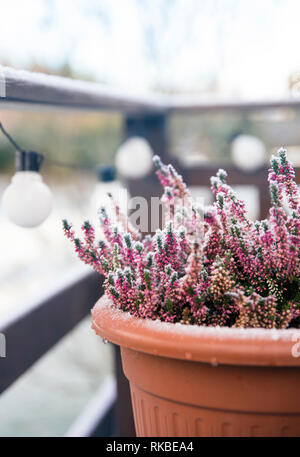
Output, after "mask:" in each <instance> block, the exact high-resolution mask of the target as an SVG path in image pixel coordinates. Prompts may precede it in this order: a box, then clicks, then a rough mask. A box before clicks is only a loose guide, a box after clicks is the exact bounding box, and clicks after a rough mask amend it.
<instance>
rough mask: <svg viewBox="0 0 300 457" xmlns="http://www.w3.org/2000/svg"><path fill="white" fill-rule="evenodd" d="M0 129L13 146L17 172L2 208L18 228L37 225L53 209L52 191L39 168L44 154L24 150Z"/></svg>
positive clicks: (5, 192)
mask: <svg viewBox="0 0 300 457" xmlns="http://www.w3.org/2000/svg"><path fill="white" fill-rule="evenodd" d="M0 130H1V131H2V133H3V134H4V135H5V136H6V138H7V139H8V140H9V142H10V143H11V144H12V145H13V146H14V148H15V150H16V152H15V166H16V173H15V174H14V176H13V177H12V180H11V183H10V184H9V186H8V187H7V188H6V189H5V191H4V194H3V196H2V208H3V210H4V213H5V214H6V215H7V217H8V218H9V219H10V220H11V222H13V223H14V224H16V225H19V226H21V227H37V226H38V225H40V224H41V223H42V222H44V221H45V219H47V217H48V216H49V214H50V212H51V209H52V194H51V191H50V189H49V187H48V186H47V185H46V184H45V183H44V182H43V178H42V176H41V175H40V173H39V171H40V168H41V165H42V162H43V156H42V155H41V154H39V153H38V152H35V151H25V150H23V149H22V148H21V147H20V146H19V145H18V144H17V143H16V142H15V141H14V139H13V138H12V137H11V136H10V135H9V134H8V133H7V132H6V130H5V129H4V127H3V125H2V124H1V123H0Z"/></svg>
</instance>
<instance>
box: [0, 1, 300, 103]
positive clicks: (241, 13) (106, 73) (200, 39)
mask: <svg viewBox="0 0 300 457" xmlns="http://www.w3.org/2000/svg"><path fill="white" fill-rule="evenodd" d="M0 17H1V28H0V63H8V64H10V65H12V66H14V67H16V68H26V67H28V66H30V65H31V64H32V62H36V63H39V64H41V65H44V66H47V67H50V68H54V69H55V68H58V67H59V66H60V65H61V64H62V63H64V62H66V61H68V63H69V64H70V65H71V66H72V68H73V69H74V70H75V71H76V72H77V73H78V74H83V75H89V76H92V77H93V78H95V79H97V80H99V81H102V82H105V83H108V84H110V85H112V86H116V87H119V88H126V89H129V90H135V91H138V92H145V91H150V90H169V91H180V92H199V93H201V92H203V91H204V92H207V91H210V90H216V91H217V92H218V94H219V95H220V96H224V97H234V98H242V99H261V98H279V97H283V96H285V95H287V94H288V78H289V76H290V75H291V74H294V73H295V72H300V50H299V36H300V29H299V18H300V1H299V0H251V1H250V0H248V1H247V0H26V2H25V1H24V0H9V1H8V0H0Z"/></svg>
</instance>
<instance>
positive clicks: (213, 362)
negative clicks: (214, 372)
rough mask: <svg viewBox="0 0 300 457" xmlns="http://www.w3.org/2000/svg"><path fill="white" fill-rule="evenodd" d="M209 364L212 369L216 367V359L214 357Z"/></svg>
mask: <svg viewBox="0 0 300 457" xmlns="http://www.w3.org/2000/svg"><path fill="white" fill-rule="evenodd" d="M210 363H211V365H212V366H213V367H217V366H218V362H217V359H216V358H215V357H214V358H212V359H211V360H210Z"/></svg>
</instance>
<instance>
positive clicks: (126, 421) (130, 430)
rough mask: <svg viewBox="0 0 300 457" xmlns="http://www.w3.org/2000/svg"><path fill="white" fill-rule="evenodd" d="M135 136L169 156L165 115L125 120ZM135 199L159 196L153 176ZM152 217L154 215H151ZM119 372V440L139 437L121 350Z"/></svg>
mask: <svg viewBox="0 0 300 457" xmlns="http://www.w3.org/2000/svg"><path fill="white" fill-rule="evenodd" d="M134 136H138V137H142V138H145V139H146V140H147V141H149V143H150V145H151V147H152V149H153V152H154V154H159V155H160V156H161V157H162V159H163V160H166V159H167V156H168V151H167V147H168V142H167V118H166V115H164V114H147V115H144V116H134V115H131V116H128V117H126V118H125V120H124V138H125V139H128V138H131V137H134ZM126 184H127V186H128V188H129V192H130V195H131V196H143V197H145V198H147V199H148V198H150V197H151V196H152V195H156V194H157V195H159V191H160V188H159V186H158V183H157V179H156V177H155V176H154V177H153V173H151V175H149V176H146V177H145V178H143V179H137V180H134V181H128V182H127V183H126ZM150 217H151V215H150ZM115 372H116V377H117V405H116V433H117V435H118V436H135V429H134V423H133V413H132V407H131V400H130V388H129V383H128V380H127V379H126V377H125V375H124V373H123V369H122V362H121V356H120V349H119V347H117V346H116V347H115Z"/></svg>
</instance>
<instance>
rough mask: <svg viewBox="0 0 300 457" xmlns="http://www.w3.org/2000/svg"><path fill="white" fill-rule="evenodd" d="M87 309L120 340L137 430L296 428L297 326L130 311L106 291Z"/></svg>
mask: <svg viewBox="0 0 300 457" xmlns="http://www.w3.org/2000/svg"><path fill="white" fill-rule="evenodd" d="M92 316H93V328H94V329H95V330H96V332H97V333H98V334H99V335H101V336H102V337H103V338H105V339H107V340H109V341H111V342H113V343H115V344H118V345H120V346H121V353H122V361H123V369H124V373H125V375H126V376H127V378H128V379H129V381H130V388H131V397H132V403H133V410H134V418H135V426H136V432H137V435H138V436H155V437H157V436H181V437H182V436H300V395H299V393H300V391H299V389H300V357H297V355H298V354H299V355H300V348H299V347H298V344H297V339H298V338H299V341H300V331H299V330H292V329H291V330H264V329H230V328H222V329H221V328H217V329H214V328H203V327H196V326H184V325H181V324H167V323H161V322H158V321H148V320H143V319H136V318H134V317H132V316H130V315H129V314H128V313H123V312H122V311H119V310H117V309H116V308H115V307H114V306H113V305H112V304H111V302H109V300H108V299H107V298H105V297H103V298H102V299H101V300H99V302H98V303H97V304H96V305H95V307H94V309H93V311H92ZM299 346H300V345H299Z"/></svg>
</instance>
